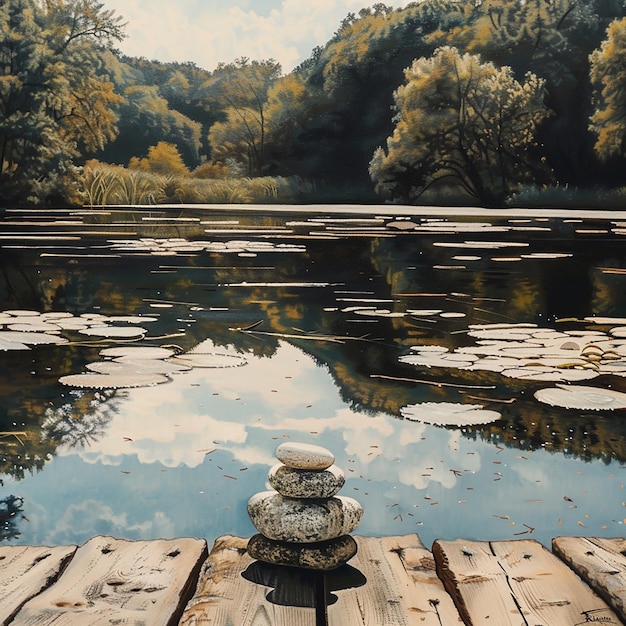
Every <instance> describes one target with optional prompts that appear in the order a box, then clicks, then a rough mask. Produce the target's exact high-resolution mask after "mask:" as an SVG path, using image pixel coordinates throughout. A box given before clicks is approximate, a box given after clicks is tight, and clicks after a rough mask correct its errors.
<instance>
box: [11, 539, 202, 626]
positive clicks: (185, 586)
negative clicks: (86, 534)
mask: <svg viewBox="0 0 626 626" xmlns="http://www.w3.org/2000/svg"><path fill="white" fill-rule="evenodd" d="M207 554H208V551H207V546H206V541H204V540H200V539H172V540H154V541H124V540H118V539H113V538H111V537H95V538H93V539H91V540H89V541H88V542H87V543H86V544H85V545H83V546H81V547H80V548H78V550H77V551H76V553H75V554H74V558H73V559H72V561H71V562H70V564H69V565H68V566H67V568H66V570H65V571H64V572H63V574H62V575H61V577H60V578H59V580H58V581H57V582H56V583H55V584H54V585H53V586H52V587H49V588H48V589H46V590H45V591H43V592H42V593H41V594H39V595H38V596H36V597H34V598H33V599H31V600H30V601H29V602H27V603H26V604H25V605H24V606H23V607H22V609H21V610H20V611H19V613H18V614H17V615H16V617H15V620H14V621H13V622H11V624H12V626H32V625H34V624H36V625H37V626H47V625H51V624H54V625H55V626H57V625H61V624H63V626H74V625H76V626H95V625H101V624H102V625H104V624H107V625H110V624H133V625H135V626H138V625H140V624H141V625H145V626H160V625H163V626H169V625H173V624H178V620H179V618H180V616H181V614H182V610H183V608H184V606H185V604H186V602H187V600H188V599H189V597H191V595H192V594H193V590H194V586H195V583H196V580H197V577H198V572H199V569H200V566H201V565H202V563H203V562H204V561H205V559H206V557H207Z"/></svg>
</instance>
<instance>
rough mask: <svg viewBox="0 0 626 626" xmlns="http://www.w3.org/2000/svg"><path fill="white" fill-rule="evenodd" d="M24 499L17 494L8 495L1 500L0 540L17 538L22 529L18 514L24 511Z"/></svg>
mask: <svg viewBox="0 0 626 626" xmlns="http://www.w3.org/2000/svg"><path fill="white" fill-rule="evenodd" d="M23 504H24V500H23V499H22V498H19V497H16V496H7V497H6V498H3V499H2V500H0V541H9V540H11V539H17V538H18V537H19V536H20V534H21V533H20V531H19V530H18V529H17V524H16V521H17V519H18V514H20V513H22V511H23V509H22V505H23Z"/></svg>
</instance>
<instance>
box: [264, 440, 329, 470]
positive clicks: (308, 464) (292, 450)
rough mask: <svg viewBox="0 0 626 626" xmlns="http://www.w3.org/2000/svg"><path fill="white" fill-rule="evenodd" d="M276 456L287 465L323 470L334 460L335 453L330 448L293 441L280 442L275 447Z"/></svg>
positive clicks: (296, 467) (295, 467)
mask: <svg viewBox="0 0 626 626" xmlns="http://www.w3.org/2000/svg"><path fill="white" fill-rule="evenodd" d="M276 458H277V459H278V460H279V461H281V462H283V463H284V464H285V465H286V466H287V467H292V468H294V469H303V470H325V469H326V468H328V467H330V466H331V465H332V464H333V463H334V462H335V455H334V454H333V453H332V452H331V451H330V450H327V449H326V448H322V447H321V446H315V445H312V444H309V443H297V442H295V441H293V442H291V441H286V442H285V443H281V444H280V445H279V446H278V448H276Z"/></svg>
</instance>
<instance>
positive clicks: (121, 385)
mask: <svg viewBox="0 0 626 626" xmlns="http://www.w3.org/2000/svg"><path fill="white" fill-rule="evenodd" d="M168 381H169V378H168V377H167V376H164V375H163V374H147V373H137V372H134V373H131V372H123V373H120V374H98V373H85V374H70V375H69V376H62V377H61V378H60V379H59V382H60V383H61V384H63V385H67V386H68V387H80V388H83V387H86V388H89V389H130V388H133V387H151V386H152V385H159V384H162V383H166V382H168Z"/></svg>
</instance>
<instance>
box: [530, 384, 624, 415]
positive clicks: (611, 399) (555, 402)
mask: <svg viewBox="0 0 626 626" xmlns="http://www.w3.org/2000/svg"><path fill="white" fill-rule="evenodd" d="M535 398H536V399H537V400H539V402H543V403H545V404H549V405H551V406H558V407H563V408H565V409H582V410H585V411H613V410H615V409H626V393H621V392H620V391H613V390H612V389H603V388H602V387H587V386H583V385H557V386H556V387H549V388H547V389H539V390H538V391H536V392H535Z"/></svg>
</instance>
